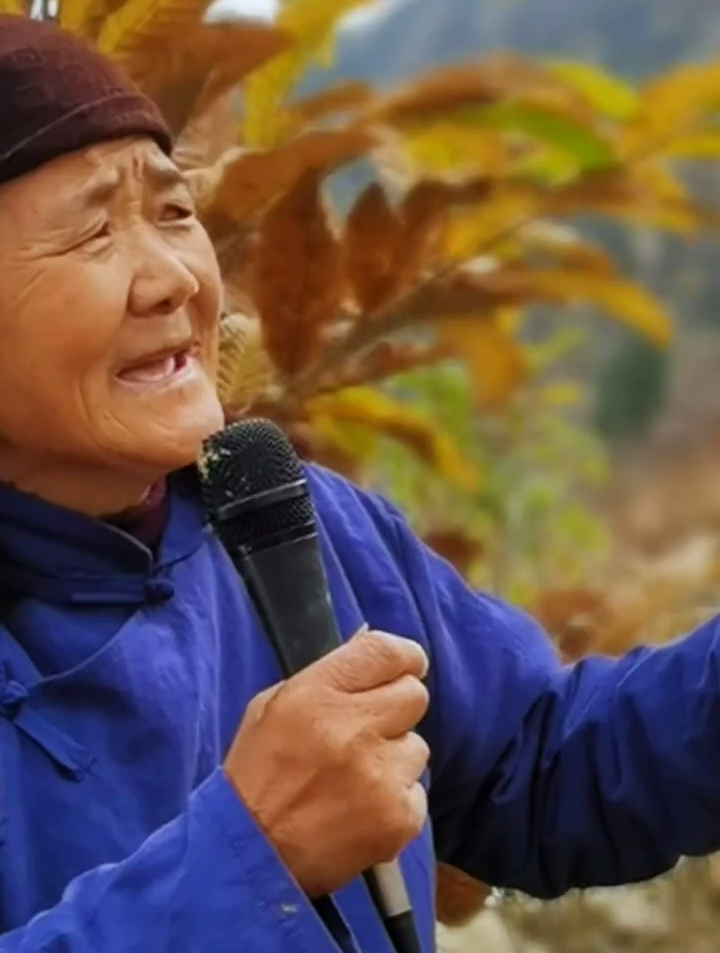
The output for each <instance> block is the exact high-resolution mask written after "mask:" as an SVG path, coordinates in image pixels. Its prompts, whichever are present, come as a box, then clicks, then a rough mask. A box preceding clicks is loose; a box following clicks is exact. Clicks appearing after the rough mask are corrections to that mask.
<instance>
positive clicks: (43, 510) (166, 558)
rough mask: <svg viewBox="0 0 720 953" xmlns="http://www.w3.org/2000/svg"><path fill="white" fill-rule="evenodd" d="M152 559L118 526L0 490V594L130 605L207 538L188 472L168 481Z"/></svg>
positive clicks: (195, 484)
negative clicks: (166, 507)
mask: <svg viewBox="0 0 720 953" xmlns="http://www.w3.org/2000/svg"><path fill="white" fill-rule="evenodd" d="M168 493H169V512H168V519H167V524H166V526H165V530H164V532H163V534H162V538H161V540H160V543H159V547H158V554H157V557H155V556H154V555H153V553H152V552H151V550H150V549H148V548H147V547H146V546H144V545H143V544H142V543H141V542H139V541H138V540H137V539H135V537H133V536H131V535H129V534H128V533H126V532H124V531H123V530H122V529H119V528H118V527H116V526H113V525H111V524H109V523H106V522H104V521H103V520H98V519H93V518H91V517H87V516H83V515H81V514H78V513H74V512H72V511H70V510H66V509H63V508H62V507H59V506H55V505H53V504H51V503H46V502H45V501H44V500H40V499H38V498H36V497H33V496H29V495H27V494H25V493H22V492H20V491H19V490H16V489H14V488H13V487H9V486H6V485H3V484H0V592H2V593H4V594H5V595H8V596H10V597H16V596H31V597H34V598H38V599H42V600H46V601H50V602H71V603H86V604H90V603H136V602H143V601H145V600H146V599H147V587H148V581H149V580H150V579H151V578H156V577H157V576H158V575H162V573H163V571H165V570H167V569H169V568H170V567H171V566H172V565H173V564H174V563H176V562H178V561H180V560H182V559H185V558H187V557H188V556H190V555H191V554H192V553H193V552H195V551H196V550H197V549H198V548H199V546H201V545H202V543H203V541H204V539H205V538H206V535H207V534H208V533H209V532H210V530H209V528H208V526H207V523H206V520H205V518H204V515H203V512H202V507H201V502H200V490H199V481H198V475H197V472H196V470H195V468H194V467H191V468H188V469H186V470H182V471H179V472H178V473H175V474H172V475H171V476H170V478H169V480H168Z"/></svg>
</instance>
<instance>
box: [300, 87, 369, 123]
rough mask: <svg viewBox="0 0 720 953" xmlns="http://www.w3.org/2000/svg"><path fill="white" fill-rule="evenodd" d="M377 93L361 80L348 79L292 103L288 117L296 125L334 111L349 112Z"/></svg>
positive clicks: (309, 121) (312, 120)
mask: <svg viewBox="0 0 720 953" xmlns="http://www.w3.org/2000/svg"><path fill="white" fill-rule="evenodd" d="M374 95H375V93H374V91H373V89H372V87H370V86H368V85H367V84H366V83H361V82H360V81H359V80H347V81H346V82H344V83H338V84H337V85H336V86H331V87H330V88H329V89H323V90H321V91H320V92H319V93H315V94H314V95H312V96H305V97H304V98H302V99H296V100H295V101H294V102H292V103H290V104H289V106H288V107H287V109H288V119H289V121H290V122H292V123H294V124H295V125H305V124H308V123H311V122H315V121H316V120H318V119H324V118H325V117H326V116H329V115H332V114H333V113H339V112H349V111H352V110H355V109H358V108H359V107H360V106H363V105H365V104H366V103H368V102H369V101H370V100H371V99H372V97H373V96H374Z"/></svg>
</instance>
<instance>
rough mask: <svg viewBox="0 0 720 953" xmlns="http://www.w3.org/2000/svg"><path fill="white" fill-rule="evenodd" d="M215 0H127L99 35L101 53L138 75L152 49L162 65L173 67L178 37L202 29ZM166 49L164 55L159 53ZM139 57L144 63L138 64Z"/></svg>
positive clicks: (109, 18) (98, 43)
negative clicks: (136, 70)
mask: <svg viewBox="0 0 720 953" xmlns="http://www.w3.org/2000/svg"><path fill="white" fill-rule="evenodd" d="M210 2H211V0H125V2H124V3H123V4H122V6H120V7H119V8H118V9H117V10H116V11H115V13H113V14H112V15H111V16H109V17H108V18H107V20H105V22H104V23H103V26H102V29H101V30H100V33H99V35H98V38H97V44H96V45H97V48H98V49H99V51H100V52H101V53H104V54H105V55H106V56H110V57H112V58H113V59H115V60H116V61H117V62H119V63H120V65H121V66H122V67H123V68H124V69H125V70H127V71H128V72H129V73H130V75H133V76H134V75H135V71H134V70H135V66H136V65H141V66H142V67H143V68H147V66H146V64H147V55H148V51H151V52H152V53H154V56H155V62H156V64H157V66H158V68H159V69H162V68H164V67H166V66H168V65H169V66H170V67H171V69H172V67H173V64H174V61H175V59H176V49H177V39H178V37H186V36H188V35H189V34H191V33H192V32H194V31H196V30H199V29H200V25H201V23H202V19H203V16H204V15H205V11H206V10H207V8H208V7H209V6H210ZM158 50H162V56H161V57H159V56H158V52H157V51H158ZM136 59H139V60H140V64H136V62H135V61H136Z"/></svg>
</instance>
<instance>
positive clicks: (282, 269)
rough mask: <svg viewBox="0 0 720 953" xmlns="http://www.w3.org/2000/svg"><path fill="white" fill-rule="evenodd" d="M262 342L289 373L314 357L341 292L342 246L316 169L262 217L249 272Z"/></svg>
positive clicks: (303, 365)
mask: <svg viewBox="0 0 720 953" xmlns="http://www.w3.org/2000/svg"><path fill="white" fill-rule="evenodd" d="M250 294H251V297H252V300H253V302H254V304H255V307H256V308H257V312H258V314H259V316H260V319H261V321H262V333H263V341H264V343H265V346H266V348H267V351H268V353H269V354H270V357H271V358H272V360H273V362H274V363H275V365H276V366H277V367H278V368H279V370H280V371H281V372H282V373H283V374H285V375H289V376H292V375H293V374H296V373H297V372H299V371H300V370H302V369H303V368H304V367H305V366H306V365H307V364H309V363H310V362H311V361H312V359H313V358H314V357H315V356H316V354H317V352H318V350H319V348H320V346H321V330H322V328H323V326H324V325H326V324H328V323H329V322H330V321H332V320H333V319H334V318H335V317H336V315H337V312H338V310H339V308H340V304H341V301H342V295H343V256H342V247H341V245H340V242H339V241H338V239H337V237H336V236H335V234H334V233H333V230H332V228H331V226H330V223H329V221H328V216H327V213H326V210H325V208H324V205H323V201H322V196H321V191H320V176H319V174H318V173H317V172H310V173H307V174H305V175H304V176H303V177H302V178H301V179H300V180H299V181H298V182H297V184H296V185H295V186H294V188H293V189H292V190H291V191H290V192H288V193H287V194H286V195H284V196H283V197H282V198H281V199H279V200H278V202H277V203H276V204H275V205H274V206H273V208H272V209H271V210H270V212H269V213H268V214H267V215H266V216H265V218H264V220H263V223H262V226H261V229H260V233H259V236H258V242H257V247H256V250H255V255H254V258H253V262H252V267H251V271H250Z"/></svg>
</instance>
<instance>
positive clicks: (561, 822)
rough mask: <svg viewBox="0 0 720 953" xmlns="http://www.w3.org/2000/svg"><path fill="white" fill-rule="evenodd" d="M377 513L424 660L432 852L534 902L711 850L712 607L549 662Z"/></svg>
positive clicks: (505, 616)
mask: <svg viewBox="0 0 720 953" xmlns="http://www.w3.org/2000/svg"><path fill="white" fill-rule="evenodd" d="M383 505H385V504H383ZM388 519H389V520H390V523H391V526H392V535H393V536H394V546H395V552H396V554H397V558H398V560H399V562H400V564H401V567H402V573H403V578H404V579H405V580H406V583H407V586H408V589H409V590H410V592H411V595H412V598H413V600H414V603H415V609H416V613H415V615H416V620H417V621H416V622H415V623H414V624H415V625H416V626H417V627H418V630H419V637H420V638H421V639H423V640H424V641H425V643H426V646H427V648H428V650H429V653H430V656H431V668H430V675H429V677H430V686H429V687H430V691H431V698H432V700H431V706H430V712H429V715H428V718H427V723H426V726H425V731H426V736H427V738H428V741H429V744H430V748H431V751H432V762H431V773H432V779H433V780H432V788H431V814H432V817H433V822H434V830H435V837H436V843H437V850H438V854H439V857H440V859H442V860H445V861H447V862H449V863H452V864H454V865H456V866H458V867H459V868H461V869H463V870H465V871H466V872H467V873H469V874H471V875H473V876H475V877H477V878H479V879H480V880H482V881H484V882H486V883H489V884H492V885H495V886H504V887H509V888H515V889H520V890H522V891H524V892H526V893H528V894H530V895H534V896H536V897H541V898H550V897H555V896H559V895H561V894H563V893H564V892H566V891H567V890H568V889H570V888H575V887H580V888H582V887H589V886H599V885H615V884H620V883H629V882H633V881H639V880H644V879H648V878H650V877H653V876H655V875H658V874H660V873H662V872H664V871H667V870H669V869H671V868H672V867H673V866H675V864H676V863H677V861H678V860H679V859H680V857H681V856H683V855H684V856H693V855H701V854H705V853H710V852H713V851H715V850H717V849H719V848H720V626H719V623H718V620H717V619H713V620H712V621H709V622H708V623H706V624H705V625H703V626H702V627H700V628H699V629H697V630H696V631H694V632H692V633H691V634H690V635H688V636H686V637H685V638H683V639H679V640H678V641H676V642H674V643H672V644H669V645H666V646H663V647H657V648H650V647H642V648H637V649H635V650H633V651H630V652H628V654H627V655H625V656H624V657H623V658H620V659H619V660H614V659H609V658H604V657H590V658H587V659H585V660H583V661H580V662H578V663H576V664H574V665H572V666H563V665H561V664H560V663H559V661H558V659H557V657H556V654H555V652H554V650H553V647H552V645H551V642H550V640H549V639H548V637H547V635H546V634H545V633H544V632H543V631H542V629H541V628H540V627H539V626H538V625H537V624H536V623H535V622H534V621H533V620H531V619H530V618H529V617H528V616H526V615H525V614H524V613H522V612H520V611H519V610H516V609H513V608H511V607H509V606H507V605H505V604H503V603H502V602H500V601H498V600H496V599H493V598H490V597H488V596H485V595H482V594H479V593H476V592H473V591H471V590H470V589H469V588H468V587H467V586H466V584H465V583H464V581H463V580H462V579H461V578H460V576H459V575H458V574H456V573H455V571H454V570H453V569H452V568H451V567H449V566H448V565H447V564H446V563H445V562H444V561H443V560H441V559H439V558H438V557H436V556H435V555H434V554H433V553H431V552H430V551H429V550H428V549H427V548H425V546H424V545H423V544H422V543H421V542H420V541H419V540H418V539H416V538H415V537H414V536H413V535H412V533H411V532H410V530H409V529H408V527H407V525H406V524H405V522H404V521H403V519H402V518H401V517H400V515H399V514H398V513H397V512H396V511H395V510H394V509H392V508H390V507H388V508H387V509H386V511H385V520H386V521H387V520H388ZM386 526H387V524H386ZM386 532H387V529H386ZM406 634H410V633H406Z"/></svg>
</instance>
